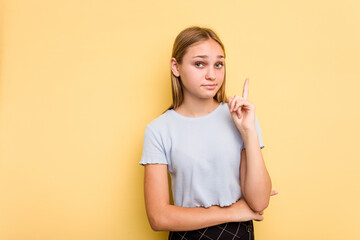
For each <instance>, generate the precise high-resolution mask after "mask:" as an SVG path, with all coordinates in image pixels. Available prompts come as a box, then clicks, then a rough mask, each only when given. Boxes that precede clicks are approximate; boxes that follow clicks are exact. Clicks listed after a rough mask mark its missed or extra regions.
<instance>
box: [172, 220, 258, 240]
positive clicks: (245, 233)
mask: <svg viewBox="0 0 360 240" xmlns="http://www.w3.org/2000/svg"><path fill="white" fill-rule="evenodd" d="M168 239H169V240H178V239H179V240H200V239H201V240H228V239H230V240H235V239H236V240H245V239H246V240H254V225H253V221H252V220H250V221H246V222H229V223H224V224H220V225H216V226H212V227H207V228H202V229H198V230H193V231H184V232H182V231H179V232H169V238H168Z"/></svg>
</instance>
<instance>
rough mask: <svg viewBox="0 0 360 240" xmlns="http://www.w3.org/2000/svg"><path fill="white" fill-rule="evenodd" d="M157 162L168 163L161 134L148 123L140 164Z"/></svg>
mask: <svg viewBox="0 0 360 240" xmlns="http://www.w3.org/2000/svg"><path fill="white" fill-rule="evenodd" d="M156 163H157V164H168V162H167V160H166V155H165V150H164V145H163V143H162V140H161V137H160V134H158V133H156V132H155V131H154V130H153V129H152V128H151V127H149V125H147V126H146V130H145V134H144V142H143V153H142V156H141V161H140V162H139V164H140V165H146V164H156Z"/></svg>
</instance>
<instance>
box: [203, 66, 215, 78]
mask: <svg viewBox="0 0 360 240" xmlns="http://www.w3.org/2000/svg"><path fill="white" fill-rule="evenodd" d="M205 78H206V79H208V80H215V79H216V74H215V69H214V68H212V67H209V69H208V71H207V73H206V76H205Z"/></svg>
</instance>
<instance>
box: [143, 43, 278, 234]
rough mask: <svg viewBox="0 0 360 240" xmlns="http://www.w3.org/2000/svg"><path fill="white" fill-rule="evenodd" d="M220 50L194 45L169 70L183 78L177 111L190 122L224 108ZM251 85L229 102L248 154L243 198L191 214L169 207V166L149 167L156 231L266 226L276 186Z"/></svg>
mask: <svg viewBox="0 0 360 240" xmlns="http://www.w3.org/2000/svg"><path fill="white" fill-rule="evenodd" d="M223 56H224V52H223V50H222V48H221V46H220V45H219V44H218V43H217V42H216V41H214V40H212V39H211V40H206V41H201V42H198V43H195V44H193V45H191V46H190V47H189V48H188V49H187V52H186V54H185V55H184V57H183V60H182V62H181V63H178V62H177V61H176V59H174V58H172V59H171V61H170V66H171V70H172V72H173V74H174V75H175V76H180V77H181V81H182V84H183V90H184V102H183V103H182V104H181V105H180V106H179V107H178V108H177V109H174V110H175V111H176V112H178V113H179V114H181V115H184V116H186V117H201V116H204V115H207V114H209V113H210V112H212V111H213V110H215V109H216V108H217V107H218V105H219V103H218V102H216V101H215V100H214V99H213V97H214V96H215V94H216V92H217V91H218V90H219V89H220V87H221V84H222V83H223V81H224V76H225V68H224V65H225V62H224V61H225V59H224V57H223ZM247 96H248V81H245V85H244V90H243V96H242V97H238V96H235V97H234V98H229V103H228V105H229V110H230V113H231V115H232V118H233V120H234V123H235V125H236V126H237V128H238V130H239V131H240V133H241V135H242V136H243V139H244V142H245V146H246V150H243V151H242V153H241V157H242V161H241V163H242V164H241V165H240V169H239V171H240V173H241V174H240V175H241V179H240V181H241V188H242V191H243V196H244V197H243V198H242V199H240V200H239V201H238V202H236V203H234V204H232V205H231V206H228V207H219V206H211V207H209V208H202V207H198V208H187V207H179V206H174V205H171V204H170V198H169V189H168V184H169V183H168V175H167V165H165V164H147V165H145V181H144V192H145V207H146V212H147V216H148V219H149V222H150V226H151V227H152V229H153V230H154V231H191V230H196V229H200V228H205V227H209V226H213V225H217V224H221V223H226V222H242V221H249V220H256V221H262V220H263V216H262V215H263V210H264V209H265V208H266V207H267V206H268V204H269V198H270V196H272V195H276V194H277V191H271V181H270V177H269V174H268V173H267V171H266V168H265V164H264V161H263V158H262V154H261V150H260V146H259V141H258V136H257V132H256V130H255V107H254V105H253V104H252V103H250V102H248V101H247Z"/></svg>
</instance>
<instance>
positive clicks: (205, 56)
mask: <svg viewBox="0 0 360 240" xmlns="http://www.w3.org/2000/svg"><path fill="white" fill-rule="evenodd" d="M197 57H199V58H209V57H208V56H207V55H197V56H195V57H193V58H197ZM217 58H224V56H223V55H218V56H217Z"/></svg>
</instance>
